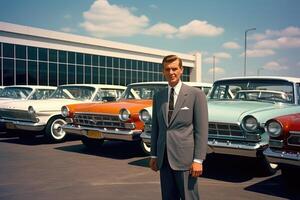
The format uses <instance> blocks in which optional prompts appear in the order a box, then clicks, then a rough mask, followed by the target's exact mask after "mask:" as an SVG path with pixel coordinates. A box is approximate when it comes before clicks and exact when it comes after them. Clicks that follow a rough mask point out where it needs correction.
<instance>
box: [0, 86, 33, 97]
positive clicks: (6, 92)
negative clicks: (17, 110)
mask: <svg viewBox="0 0 300 200" xmlns="http://www.w3.org/2000/svg"><path fill="white" fill-rule="evenodd" d="M32 90H33V89H32V88H25V87H6V88H4V89H3V91H2V92H1V94H0V97H2V98H13V99H26V98H27V97H28V96H29V94H30V93H31V92H32Z"/></svg>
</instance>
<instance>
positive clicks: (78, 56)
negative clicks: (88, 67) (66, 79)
mask: <svg viewBox="0 0 300 200" xmlns="http://www.w3.org/2000/svg"><path fill="white" fill-rule="evenodd" d="M76 63H77V64H81V65H82V64H83V54H82V53H76Z"/></svg>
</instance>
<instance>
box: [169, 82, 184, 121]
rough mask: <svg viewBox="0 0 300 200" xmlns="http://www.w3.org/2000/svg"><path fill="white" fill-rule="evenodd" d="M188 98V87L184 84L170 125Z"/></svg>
mask: <svg viewBox="0 0 300 200" xmlns="http://www.w3.org/2000/svg"><path fill="white" fill-rule="evenodd" d="M187 96H188V90H187V87H186V85H184V84H182V86H181V89H180V91H179V94H178V97H177V101H176V104H175V108H174V111H173V114H172V117H171V120H170V123H169V125H170V124H171V123H172V122H173V120H174V118H175V117H176V115H177V113H178V111H179V109H180V108H181V106H182V104H183V103H184V101H185V99H186V98H187Z"/></svg>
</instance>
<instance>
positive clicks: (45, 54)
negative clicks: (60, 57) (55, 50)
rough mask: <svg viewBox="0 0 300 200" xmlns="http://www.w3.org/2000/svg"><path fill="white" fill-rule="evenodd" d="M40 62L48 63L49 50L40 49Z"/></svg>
mask: <svg viewBox="0 0 300 200" xmlns="http://www.w3.org/2000/svg"><path fill="white" fill-rule="evenodd" d="M39 60H41V61H48V50H47V49H45V48H39Z"/></svg>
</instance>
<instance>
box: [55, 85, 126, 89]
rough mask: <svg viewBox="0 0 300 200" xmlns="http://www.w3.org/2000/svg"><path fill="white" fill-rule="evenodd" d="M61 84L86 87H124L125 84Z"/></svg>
mask: <svg viewBox="0 0 300 200" xmlns="http://www.w3.org/2000/svg"><path fill="white" fill-rule="evenodd" d="M61 86H87V87H94V88H111V89H126V87H125V86H122V85H106V84H65V85H60V86H59V87H61Z"/></svg>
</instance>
